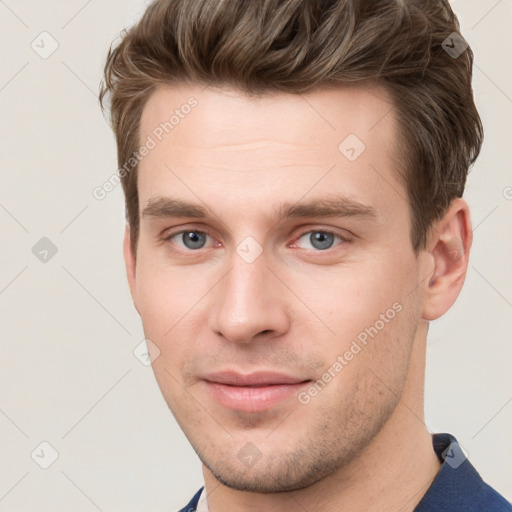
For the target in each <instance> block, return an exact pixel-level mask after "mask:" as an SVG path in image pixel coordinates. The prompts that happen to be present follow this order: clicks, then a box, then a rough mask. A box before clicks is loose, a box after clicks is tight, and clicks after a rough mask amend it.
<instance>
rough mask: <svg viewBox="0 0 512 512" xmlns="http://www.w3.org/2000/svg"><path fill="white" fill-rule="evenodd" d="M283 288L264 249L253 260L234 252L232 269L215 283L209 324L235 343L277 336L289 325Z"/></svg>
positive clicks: (216, 331) (215, 330)
mask: <svg viewBox="0 0 512 512" xmlns="http://www.w3.org/2000/svg"><path fill="white" fill-rule="evenodd" d="M283 288H284V287H283V285H282V283H281V282H280V281H279V279H277V277H276V276H275V274H274V272H273V271H271V270H270V269H269V268H268V267H267V260H266V258H265V253H262V254H261V255H260V256H259V257H258V258H257V259H256V260H255V261H253V262H252V263H248V262H246V261H244V259H243V258H241V257H240V256H239V255H238V254H237V253H234V254H233V258H232V266H231V270H230V271H229V272H228V274H227V275H226V276H225V278H224V279H222V280H221V282H220V283H219V285H218V286H217V287H216V292H217V293H216V295H215V297H214V300H215V305H214V308H213V314H212V315H211V317H210V328H211V329H212V330H213V331H214V332H215V333H216V334H217V335H221V336H222V337H223V338H224V339H226V340H228V341H230V342H233V343H245V344H247V343H250V342H251V341H254V340H256V339H262V338H264V337H266V338H273V337H278V336H279V335H281V334H283V333H285V332H286V331H287V330H288V328H289V315H288V308H287V304H286V298H285V297H286V293H285V290H284V289H283Z"/></svg>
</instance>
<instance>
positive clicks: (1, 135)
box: [0, 0, 512, 512]
mask: <svg viewBox="0 0 512 512" xmlns="http://www.w3.org/2000/svg"><path fill="white" fill-rule="evenodd" d="M144 5H145V4H144V2H143V1H142V0H136V1H135V0H129V1H127V0H101V1H100V0H89V1H85V0H72V1H71V0H70V1H66V2H64V1H56V0H53V1H46V2H39V1H35V0H32V1H29V0H0V43H1V45H0V55H1V66H0V158H1V161H0V172H1V188H0V226H1V244H2V245H1V247H2V249H1V251H0V311H1V329H2V331H1V332H2V338H1V353H0V435H1V447H0V450H1V451H0V511H9V512H17V511H23V512H27V511H37V512H43V511H53V512H54V511H69V510H73V511H74V512H82V511H83V512H93V511H95V510H101V511H104V512H107V511H112V512H115V511H123V512H127V511H140V510H144V511H146V512H150V511H158V512H163V511H174V510H176V509H178V508H179V507H181V506H183V505H185V504H186V503H187V501H188V499H189V498H190V497H191V496H192V494H193V493H194V492H195V491H196V490H197V489H198V488H199V487H200V486H201V485H202V474H201V471H200V463H199V461H198V459H197V457H196V456H195V453H194V452H193V450H192V448H191V447H190V446H189V444H188V442H187V440H186V438H185V436H184V435H183V433H182V432H181V430H180V429H179V428H178V426H177V425H176V423H175V421H174V419H173V418H172V415H171V413H170V411H169V410H168V408H167V405H166V403H165V401H164V400H163V398H162V396H161V394H160V391H159V389H158V387H157V385H156V382H155V379H154V377H153V374H152V370H151V368H150V367H145V366H144V365H143V364H142V363H141V362H140V361H139V360H138V359H137V358H136V357H135V356H134V355H133V350H134V348H135V347H136V346H137V345H139V343H140V342H141V341H142V340H143V338H144V336H143V331H142V327H141V323H140V320H139V317H138V316H137V313H136V311H135V309H134V307H133V305H132V302H131V298H130V295H129V290H128V286H127V283H126V279H125V271H124V263H123V260H122V251H121V243H122V232H123V226H124V220H123V196H122V191H121V187H120V186H119V187H117V188H116V189H115V190H113V191H112V192H111V193H110V194H108V196H107V197H106V198H105V199H104V200H103V201H99V200H96V199H95V198H94V197H93V195H92V190H93V189H94V187H96V186H98V185H101V184H102V183H103V182H104V181H105V180H107V179H108V178H109V177H110V176H111V175H112V173H114V172H115V170H116V168H117V165H116V157H115V154H116V153H115V143H114V138H113V135H112V133H111V131H110V128H109V127H108V125H107V123H106V121H105V120H104V119H103V117H102V114H101V112H100V109H99V106H98V102H97V90H98V84H99V81H100V78H101V73H102V66H103V63H104V59H105V56H106V53H107V50H108V47H109V45H110V42H111V41H112V40H114V39H116V38H117V37H118V35H119V33H120V31H121V30H122V28H123V27H125V26H127V25H129V24H131V23H133V22H134V21H135V20H136V19H137V18H138V16H139V15H140V13H141V12H142V11H143V9H144ZM453 6H454V9H455V11H456V12H457V13H458V15H459V18H460V21H461V25H462V32H463V34H464V36H465V37H466V39H467V40H468V42H469V43H470V44H471V45H472V47H473V50H474V52H475V56H476V67H475V74H474V89H475V95H476V101H477V105H478V107H479V110H480V113H481V116H482V119H483V123H484V127H485V131H486V140H485V144H484V147H483V152H482V154H481V156H480V159H479V161H478V162H477V164H476V166H475V167H474V169H473V171H472V173H471V175H470V177H469V182H468V186H467V193H466V199H467V200H468V202H469V204H470V206H471V208H472V218H473V222H474V230H475V233H474V234H475V240H474V246H473V252H472V257H471V261H470V263H471V264H470V268H469V272H468V276H467V281H466V285H465V288H464V290H463V292H462V295H461V297H460V299H459V300H458V302H457V304H456V305H455V307H453V309H452V310H451V311H450V312H449V313H448V314H447V315H446V316H445V317H444V318H442V319H440V320H438V321H436V322H435V323H433V324H432V325H431V332H430V335H429V340H430V341H429V354H428V363H427V380H426V397H427V398H426V411H427V420H426V423H427V425H428V426H429V428H430V429H431V430H432V431H442V432H450V433H453V434H454V435H456V436H457V437H458V439H459V441H460V443H461V444H462V446H463V447H464V448H465V449H466V450H467V452H468V453H469V457H470V459H471V461H472V463H473V464H474V465H475V466H476V467H477V469H478V470H479V471H480V473H481V474H482V475H483V477H484V478H485V479H486V480H487V481H488V482H489V483H490V484H491V485H493V486H494V487H496V488H497V489H498V490H499V491H500V492H501V493H503V494H504V495H505V497H507V499H509V500H511V499H512V468H511V464H510V460H511V459H512V449H511V448H512V437H511V436H510V431H511V425H512V404H511V401H512V386H511V383H512V382H511V381H512V376H511V372H510V365H511V360H512V347H511V339H512V332H511V331H512V325H511V323H512V322H511V308H512V291H511V290H512V273H511V272H510V262H511V261H512V258H511V256H512V238H511V236H510V233H511V228H512V222H511V211H512V173H511V162H512V158H511V157H512V155H511V147H512V144H511V140H510V134H511V133H512V123H511V118H512V116H511V113H512V99H511V98H512V80H511V69H510V65H509V64H510V56H509V49H510V48H511V47H512V31H511V30H510V24H511V21H512V0H500V1H495V0H488V1H482V0H457V1H454V2H453ZM43 31H47V32H48V33H49V34H51V37H52V38H53V39H55V40H56V41H57V43H58V45H59V46H58V48H57V50H56V51H55V52H54V53H53V54H52V55H51V56H49V57H48V58H46V59H44V58H42V57H41V56H40V55H39V54H38V53H36V52H35V51H34V50H33V49H32V48H31V44H32V42H33V41H35V43H34V45H37V46H36V48H38V51H40V52H44V51H49V50H50V49H51V44H52V41H51V39H49V36H40V34H41V32H43ZM44 38H46V39H44ZM42 237H47V238H49V239H50V240H51V241H52V242H53V244H55V246H56V247H57V249H58V252H57V253H56V254H55V255H54V256H53V257H51V252H49V253H48V254H47V259H48V261H47V262H42V261H40V260H39V259H38V258H37V257H36V255H34V254H33V252H32V248H33V246H34V245H35V244H36V243H37V242H38V241H39V240H40V239H41V238H42ZM43 249H44V248H43ZM43 249H40V250H43ZM36 252H37V251H36ZM44 255H45V253H44V252H43V253H41V254H39V256H40V257H43V256H44ZM43 441H46V442H47V443H49V444H50V445H51V446H52V447H53V448H54V449H55V450H56V451H57V452H58V458H57V459H56V461H55V462H54V463H53V464H52V465H51V466H50V467H49V468H48V469H42V468H41V467H40V465H39V464H44V463H45V462H46V463H48V462H50V461H51V454H52V450H51V449H50V448H48V446H46V445H42V446H40V443H41V442H43ZM34 450H35V451H34ZM32 453H33V456H31V454H32ZM411 456H414V453H411ZM32 457H33V458H32ZM36 461H37V462H36Z"/></svg>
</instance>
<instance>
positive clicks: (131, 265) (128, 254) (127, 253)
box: [123, 224, 138, 311]
mask: <svg viewBox="0 0 512 512" xmlns="http://www.w3.org/2000/svg"><path fill="white" fill-rule="evenodd" d="M123 255H124V263H125V267H126V277H127V278H128V285H129V286H130V293H131V296H132V300H133V304H134V306H135V309H137V311H138V308H137V297H136V295H137V294H136V259H135V255H134V254H133V251H132V244H131V233H130V226H129V225H128V224H126V227H125V230H124V240H123Z"/></svg>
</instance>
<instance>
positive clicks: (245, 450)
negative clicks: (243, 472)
mask: <svg viewBox="0 0 512 512" xmlns="http://www.w3.org/2000/svg"><path fill="white" fill-rule="evenodd" d="M262 455H263V454H262V453H261V451H260V450H259V449H258V447H257V446H256V445H254V444H253V443H251V442H249V443H245V444H244V445H243V446H242V448H240V450H238V453H237V454H236V456H237V457H238V459H239V460H240V461H241V462H242V464H243V465H244V466H246V467H248V468H252V467H253V466H254V465H255V464H256V463H257V462H258V461H259V460H260V459H261V457H262Z"/></svg>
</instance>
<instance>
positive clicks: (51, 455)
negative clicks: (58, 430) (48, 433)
mask: <svg viewBox="0 0 512 512" xmlns="http://www.w3.org/2000/svg"><path fill="white" fill-rule="evenodd" d="M30 456H31V457H32V460H33V461H34V462H35V463H36V464H37V465H38V466H40V467H41V468H43V469H48V468H49V467H50V466H51V465H52V464H53V463H54V462H55V461H56V460H57V459H58V458H59V452H58V451H57V450H56V449H55V448H54V447H53V446H52V445H51V444H50V443H49V442H48V441H43V442H42V443H39V445H38V446H37V447H36V448H35V449H34V451H33V452H32V453H31V454H30Z"/></svg>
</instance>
